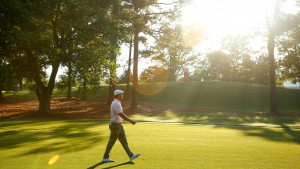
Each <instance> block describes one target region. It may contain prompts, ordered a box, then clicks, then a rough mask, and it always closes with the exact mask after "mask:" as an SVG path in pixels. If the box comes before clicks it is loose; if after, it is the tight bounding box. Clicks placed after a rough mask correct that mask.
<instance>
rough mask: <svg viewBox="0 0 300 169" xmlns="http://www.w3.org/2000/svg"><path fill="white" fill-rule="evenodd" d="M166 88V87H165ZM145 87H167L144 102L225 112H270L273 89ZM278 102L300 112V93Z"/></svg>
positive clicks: (92, 93)
mask: <svg viewBox="0 0 300 169" xmlns="http://www.w3.org/2000/svg"><path fill="white" fill-rule="evenodd" d="M165 85H166V87H165V88H163V87H164V86H165ZM141 86H143V87H144V89H146V90H148V91H155V90H156V89H160V88H163V89H162V91H160V92H158V93H156V94H154V95H142V94H140V95H139V99H140V100H141V101H147V102H154V103H161V104H169V105H179V106H191V107H200V108H209V109H216V110H222V111H256V112H259V111H264V112H265V111H269V104H270V99H269V87H268V86H264V85H255V84H245V83H233V82H189V83H167V84H163V83H155V84H146V85H145V84H141ZM118 88H119V89H123V90H125V88H126V86H125V85H119V86H118ZM130 91H132V89H130ZM107 93H108V88H107V86H103V87H99V88H97V89H89V90H88V92H87V96H88V97H101V98H106V97H107ZM154 93H155V92H154ZM13 94H14V93H10V94H6V95H13ZM14 95H16V96H18V97H27V98H36V96H35V94H34V93H28V92H20V93H15V94H14ZM129 95H130V93H129ZM65 96H66V94H65V92H63V91H58V90H55V91H54V93H53V97H65ZM73 96H75V97H79V93H78V91H76V90H75V91H74V93H73ZM277 101H278V111H279V112H299V113H300V90H296V89H285V88H277Z"/></svg>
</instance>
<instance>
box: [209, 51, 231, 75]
mask: <svg viewBox="0 0 300 169" xmlns="http://www.w3.org/2000/svg"><path fill="white" fill-rule="evenodd" d="M231 63H232V57H230V56H229V55H227V54H226V53H224V52H222V51H213V52H210V53H208V54H206V58H205V60H204V64H205V65H207V66H206V71H207V72H208V74H207V77H205V78H206V79H212V80H223V81H228V80H230V74H231Z"/></svg>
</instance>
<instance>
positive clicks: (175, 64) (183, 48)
mask: <svg viewBox="0 0 300 169" xmlns="http://www.w3.org/2000/svg"><path fill="white" fill-rule="evenodd" d="M170 22H175V21H172V20H171V21H170ZM190 30H191V29H190ZM201 34H202V32H201V31H199V32H198V33H197V35H198V36H194V37H197V39H198V40H201ZM185 37H186V36H184V34H183V32H182V28H181V27H180V26H179V25H177V26H174V27H173V28H172V27H171V26H170V24H169V22H168V23H164V24H162V26H161V28H160V30H159V33H158V34H157V35H156V43H155V45H154V47H153V50H152V52H153V54H152V55H151V58H152V60H157V61H159V62H160V63H162V65H163V66H164V67H165V68H166V70H167V71H168V72H169V79H168V81H171V82H174V81H176V79H177V77H178V76H179V74H180V73H182V72H183V70H184V69H185V68H186V67H188V66H190V65H191V64H193V63H194V61H195V59H196V54H195V53H194V52H193V48H192V46H188V45H187V44H186V42H187V40H185V41H184V38H185ZM194 46H195V44H194Z"/></svg>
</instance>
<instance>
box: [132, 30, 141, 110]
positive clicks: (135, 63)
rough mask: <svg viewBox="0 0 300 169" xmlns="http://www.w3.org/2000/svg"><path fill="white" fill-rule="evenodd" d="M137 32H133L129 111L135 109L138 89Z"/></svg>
mask: <svg viewBox="0 0 300 169" xmlns="http://www.w3.org/2000/svg"><path fill="white" fill-rule="evenodd" d="M138 39H139V31H138V30H137V29H136V30H135V31H134V59H133V83H132V86H133V87H132V100H131V109H137V88H138V59H139V56H138V54H139V48H138V45H139V40H138Z"/></svg>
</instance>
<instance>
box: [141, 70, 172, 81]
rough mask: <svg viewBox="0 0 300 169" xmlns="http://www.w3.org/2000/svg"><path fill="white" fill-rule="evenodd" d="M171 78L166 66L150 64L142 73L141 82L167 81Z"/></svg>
mask: <svg viewBox="0 0 300 169" xmlns="http://www.w3.org/2000/svg"><path fill="white" fill-rule="evenodd" d="M168 80H169V72H168V70H166V69H165V68H164V67H158V66H150V67H149V68H147V69H145V70H144V71H143V72H142V73H141V75H140V82H141V83H153V82H167V81H168Z"/></svg>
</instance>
